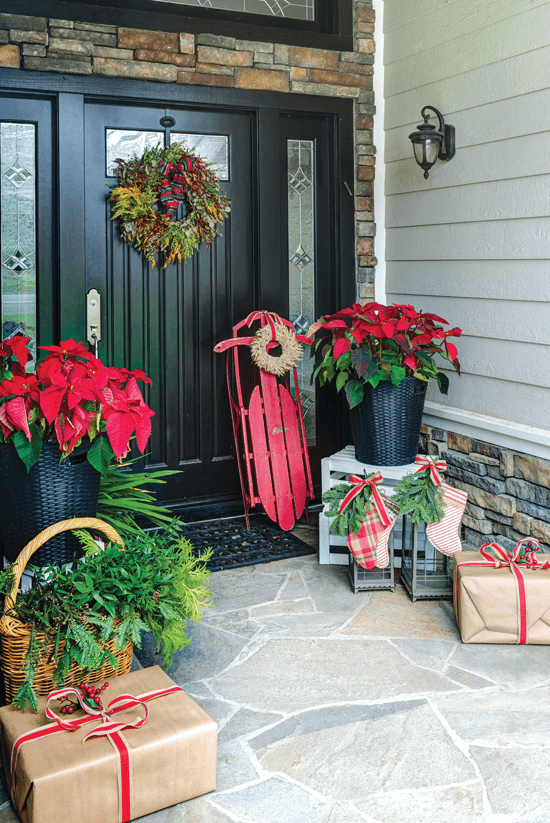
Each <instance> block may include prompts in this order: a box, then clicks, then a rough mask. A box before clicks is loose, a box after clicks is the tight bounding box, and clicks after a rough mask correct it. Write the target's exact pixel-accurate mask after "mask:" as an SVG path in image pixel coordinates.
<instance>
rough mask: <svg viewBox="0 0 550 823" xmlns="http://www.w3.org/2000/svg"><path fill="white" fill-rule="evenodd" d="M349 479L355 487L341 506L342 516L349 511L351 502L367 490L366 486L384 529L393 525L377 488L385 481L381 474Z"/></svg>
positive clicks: (353, 476)
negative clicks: (368, 488)
mask: <svg viewBox="0 0 550 823" xmlns="http://www.w3.org/2000/svg"><path fill="white" fill-rule="evenodd" d="M349 479H350V483H353V486H352V488H351V489H350V490H349V492H348V493H347V494H346V496H345V497H344V499H343V500H342V502H341V504H340V514H342V513H343V512H344V511H345V510H346V509H347V507H348V506H349V504H350V503H351V501H352V500H354V498H356V497H357V495H358V494H360V492H361V491H362V490H363V489H364V488H365V486H370V488H371V495H372V500H373V503H374V505H375V507H376V511H377V512H378V516H379V517H380V520H381V521H382V524H383V525H384V528H385V527H386V526H389V525H390V523H391V520H390V517H389V515H388V512H387V509H386V506H385V504H384V500H383V498H382V495H381V494H380V492H379V491H378V489H377V488H376V484H377V483H381V482H382V480H383V477H382V475H381V474H380V472H377V473H375V474H371V475H369V476H368V477H357V475H355V474H352V475H350V478H349Z"/></svg>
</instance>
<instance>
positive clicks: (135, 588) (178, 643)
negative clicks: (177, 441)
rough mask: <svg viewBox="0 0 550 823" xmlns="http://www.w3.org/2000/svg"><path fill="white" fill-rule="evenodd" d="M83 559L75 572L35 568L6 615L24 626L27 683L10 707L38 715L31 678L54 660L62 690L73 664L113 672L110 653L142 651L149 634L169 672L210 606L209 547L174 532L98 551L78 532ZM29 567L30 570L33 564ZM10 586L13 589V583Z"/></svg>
mask: <svg viewBox="0 0 550 823" xmlns="http://www.w3.org/2000/svg"><path fill="white" fill-rule="evenodd" d="M77 536H78V537H79V539H80V541H81V543H82V545H83V548H84V552H85V555H84V557H81V558H76V557H75V558H74V560H73V564H72V568H69V567H68V566H57V565H53V564H50V565H47V566H43V567H41V568H40V569H34V573H35V577H34V580H33V586H32V588H31V589H30V590H28V591H26V592H21V593H19V594H18V596H17V600H16V602H15V605H14V606H13V607H12V608H10V609H9V610H8V611H7V612H5V611H4V612H3V613H4V614H9V615H10V616H11V617H14V618H16V619H17V620H19V621H20V622H21V623H23V624H25V626H26V627H27V628H28V629H29V645H28V650H27V653H26V656H25V658H24V681H23V683H22V685H21V686H20V688H19V689H18V690H17V692H16V694H15V696H14V700H13V705H14V706H16V707H21V708H25V707H26V706H27V705H29V706H30V707H31V708H32V710H33V711H35V712H36V711H37V710H38V700H37V695H36V691H35V689H34V685H33V684H34V680H35V677H36V674H37V672H38V671H39V670H40V667H41V666H43V665H44V664H46V663H50V662H52V661H55V668H54V673H53V680H54V682H55V683H56V684H57V685H58V686H62V685H64V683H65V682H66V680H67V677H68V674H69V670H70V667H71V665H73V664H74V663H76V664H77V665H78V666H79V667H81V668H82V669H83V670H84V672H89V673H93V672H94V671H97V670H98V669H100V668H101V667H102V666H103V665H104V664H105V663H109V664H110V665H111V666H113V667H114V668H115V669H116V667H117V660H116V657H115V655H114V654H113V653H112V652H111V651H110V650H109V649H108V648H107V645H106V644H107V643H108V642H109V641H111V640H114V646H115V650H119V649H122V648H124V647H125V646H126V644H127V643H128V641H131V642H132V643H134V644H135V645H136V646H138V648H139V647H141V644H142V637H143V635H144V634H145V633H147V632H150V633H151V634H152V635H153V638H154V640H155V641H156V644H157V651H158V652H160V654H162V655H163V657H164V666H165V668H168V667H169V666H170V664H171V662H172V658H173V655H174V653H175V652H176V651H177V650H178V649H182V648H184V647H185V646H186V645H187V644H188V643H189V642H190V640H189V638H188V636H187V634H186V624H187V623H189V622H193V623H196V622H198V620H199V619H200V617H201V616H202V614H203V612H204V610H205V609H208V608H210V606H211V605H212V602H211V593H210V592H209V590H208V589H207V582H208V569H207V567H206V561H207V560H208V559H209V558H210V557H211V555H212V551H211V550H210V549H208V550H206V551H204V552H202V553H201V552H196V551H195V550H194V548H193V545H192V544H191V543H190V541H189V540H187V539H186V538H184V537H182V536H181V533H180V532H179V531H178V529H177V527H176V526H174V527H173V528H170V529H168V530H167V531H166V532H164V533H157V534H147V533H144V534H140V535H137V536H135V537H134V538H132V539H130V540H128V541H127V543H126V546H125V551H119V547H118V546H117V545H107V546H106V547H105V548H104V549H103V550H101V549H100V548H99V546H98V545H97V543H96V542H95V541H94V540H93V539H92V537H91V536H90V534H89V533H88V532H78V533H77ZM31 568H32V567H31ZM10 581H12V582H11V584H10ZM11 585H13V569H12V568H11V567H8V568H7V569H6V570H5V571H4V572H2V573H1V574H0V591H1V592H2V593H4V594H8V593H9V592H10V590H11V588H10V587H11Z"/></svg>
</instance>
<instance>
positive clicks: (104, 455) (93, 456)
mask: <svg viewBox="0 0 550 823" xmlns="http://www.w3.org/2000/svg"><path fill="white" fill-rule="evenodd" d="M114 456H115V453H114V451H113V449H112V448H111V444H110V443H109V441H108V439H107V438H106V437H98V438H97V439H96V440H94V442H93V444H92V447H91V448H90V450H89V451H88V461H89V462H90V463H91V464H92V466H93V467H94V469H96V471H98V472H100V474H106V472H107V469H108V468H109V466H110V465H111V462H112V460H113V458H114Z"/></svg>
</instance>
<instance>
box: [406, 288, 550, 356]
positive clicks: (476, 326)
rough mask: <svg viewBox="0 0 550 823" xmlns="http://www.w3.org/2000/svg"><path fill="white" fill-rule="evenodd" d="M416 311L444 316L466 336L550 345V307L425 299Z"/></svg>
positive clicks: (462, 298) (543, 304)
mask: <svg viewBox="0 0 550 823" xmlns="http://www.w3.org/2000/svg"><path fill="white" fill-rule="evenodd" d="M410 296H411V295H407V294H392V295H391V298H392V299H391V302H392V303H408V302H409V300H408V298H410ZM415 308H417V309H422V310H423V311H427V312H432V313H433V314H437V315H439V316H440V317H444V318H445V320H447V321H448V322H449V323H450V325H451V326H453V327H454V326H458V327H459V328H461V329H462V332H463V334H467V335H470V336H473V337H482V336H483V337H486V338H488V339H490V340H520V341H524V342H527V343H540V344H541V345H547V344H548V341H549V339H550V331H549V328H548V305H547V304H546V303H530V302H527V301H524V302H522V303H520V302H517V301H512V300H470V299H469V298H467V297H424V298H423V299H422V300H418V299H416V300H415Z"/></svg>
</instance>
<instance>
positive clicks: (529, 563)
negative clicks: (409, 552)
mask: <svg viewBox="0 0 550 823" xmlns="http://www.w3.org/2000/svg"><path fill="white" fill-rule="evenodd" d="M524 543H525V544H526V546H525V547H524V546H523V544H524ZM488 549H490V550H491V552H493V553H490V552H489V551H487V550H488ZM539 549H540V544H539V541H538V540H535V539H532V538H527V537H525V538H523V540H519V541H518V542H517V544H516V545H515V546H514V548H513V549H512V551H511V552H508V551H506V549H505V548H504V547H503V546H501V545H500V544H499V543H485V544H484V545H483V546H481V548H480V550H479V552H480V554H481V556H482V557H483V560H477V561H476V560H472V561H470V562H464V563H457V570H458V569H459V568H460V566H490V567H492V568H494V569H500V568H502V567H508V568H509V569H510V571H511V572H512V573H513V575H514V579H515V581H516V592H517V599H518V639H517V644H518V645H519V644H521V645H523V644H525V643H527V642H528V628H529V624H528V618H527V596H526V593H525V579H524V577H523V572H522V570H521V567H522V566H523V567H524V568H526V569H550V562H549V561H548V560H546V561H545V562H542V561H540V560H537V558H536V557H535V552H538V551H539ZM455 594H456V602H457V603H458V574H457V575H456V591H455Z"/></svg>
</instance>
